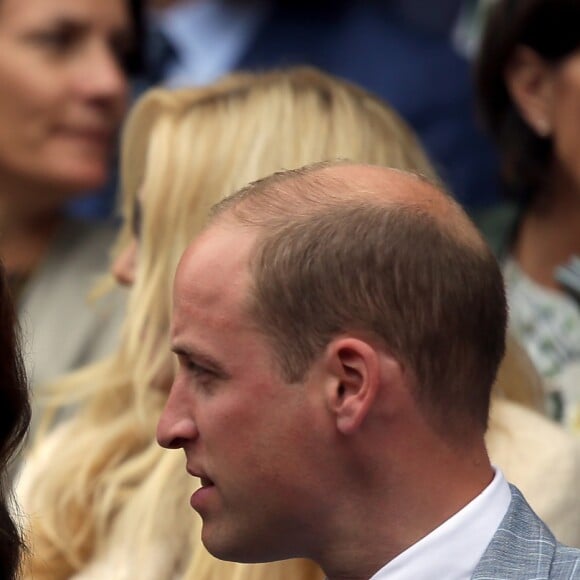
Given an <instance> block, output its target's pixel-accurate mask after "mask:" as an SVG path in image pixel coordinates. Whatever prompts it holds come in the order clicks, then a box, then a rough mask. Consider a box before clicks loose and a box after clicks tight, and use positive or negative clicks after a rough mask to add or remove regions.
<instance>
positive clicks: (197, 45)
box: [152, 0, 267, 87]
mask: <svg viewBox="0 0 580 580" xmlns="http://www.w3.org/2000/svg"><path fill="white" fill-rule="evenodd" d="M266 13H267V10H266V7H265V4H263V3H261V2H260V1H256V2H255V3H248V4H244V5H236V4H235V3H228V2H225V1H224V0H198V1H197V2H189V1H188V0H183V1H182V2H178V3H177V4H174V5H173V6H170V7H169V8H166V9H163V10H158V11H155V12H154V13H153V15H152V17H153V19H154V21H155V23H156V26H158V27H159V29H160V30H161V32H162V33H163V34H164V35H165V37H166V38H167V40H168V41H169V42H170V43H171V45H172V46H173V48H174V50H175V51H176V53H177V55H178V58H177V61H176V62H175V63H173V64H172V65H171V66H169V67H168V70H167V71H165V82H164V84H166V85H167V86H171V87H179V86H191V85H200V84H205V83H210V82H213V81H214V80H215V79H217V78H218V77H220V76H221V75H223V74H225V73H227V72H229V71H230V70H232V69H233V68H234V67H235V65H236V64H237V62H238V61H239V59H240V58H241V56H242V55H243V53H244V51H245V50H246V48H247V47H248V45H249V43H250V42H251V40H252V38H253V36H254V34H255V32H256V30H257V28H258V26H259V25H260V24H261V23H262V20H263V18H265V16H266Z"/></svg>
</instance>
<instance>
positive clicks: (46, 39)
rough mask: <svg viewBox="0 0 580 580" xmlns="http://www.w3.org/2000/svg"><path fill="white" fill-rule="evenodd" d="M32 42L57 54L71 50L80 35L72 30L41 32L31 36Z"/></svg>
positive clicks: (60, 29) (61, 29)
mask: <svg viewBox="0 0 580 580" xmlns="http://www.w3.org/2000/svg"><path fill="white" fill-rule="evenodd" d="M30 38H31V40H32V41H33V42H34V43H35V44H37V45H39V46H42V47H45V48H48V49H49V50H51V51H53V52H57V53H61V52H66V51H67V50H69V49H70V48H71V47H72V46H74V44H75V43H76V41H77V39H78V34H77V33H76V32H75V31H74V30H73V29H70V28H59V29H54V30H44V31H39V32H36V33H34V34H32V35H31V36H30Z"/></svg>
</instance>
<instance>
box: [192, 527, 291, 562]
mask: <svg viewBox="0 0 580 580" xmlns="http://www.w3.org/2000/svg"><path fill="white" fill-rule="evenodd" d="M240 536H241V534H240ZM240 536H239V537H236V538H234V537H233V536H232V537H229V538H227V537H224V536H223V535H222V536H221V537H217V535H215V536H214V535H213V534H212V533H211V531H210V530H206V527H205V525H204V528H203V530H202V534H201V540H202V543H203V545H204V546H205V548H206V550H207V551H208V552H209V553H210V554H211V555H212V556H214V557H215V558H217V559H218V560H225V561H227V562H240V563H241V564H259V563H262V562H273V561H276V560H284V559H286V558H288V557H289V556H282V557H280V556H279V555H275V554H272V553H269V552H268V550H265V549H264V546H263V543H262V542H260V541H259V540H255V541H251V540H250V536H249V534H245V535H244V537H243V538H241V537H240Z"/></svg>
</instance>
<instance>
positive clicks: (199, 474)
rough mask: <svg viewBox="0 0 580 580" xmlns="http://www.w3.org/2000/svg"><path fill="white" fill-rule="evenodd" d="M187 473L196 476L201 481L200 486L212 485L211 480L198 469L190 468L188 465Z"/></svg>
mask: <svg viewBox="0 0 580 580" xmlns="http://www.w3.org/2000/svg"><path fill="white" fill-rule="evenodd" d="M187 473H189V475H191V476H192V477H197V478H198V479H199V481H200V483H201V487H211V486H213V485H214V482H213V480H212V479H211V478H209V477H208V476H207V475H206V474H205V473H204V472H202V471H200V470H197V469H191V468H189V467H188V468H187Z"/></svg>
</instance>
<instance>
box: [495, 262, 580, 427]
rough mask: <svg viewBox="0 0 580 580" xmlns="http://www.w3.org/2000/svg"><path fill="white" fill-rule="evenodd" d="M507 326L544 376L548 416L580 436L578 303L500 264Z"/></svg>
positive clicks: (515, 268)
mask: <svg viewBox="0 0 580 580" xmlns="http://www.w3.org/2000/svg"><path fill="white" fill-rule="evenodd" d="M503 270H504V276H505V282H506V290H507V297H508V303H509V308H510V328H511V330H512V332H513V333H514V334H515V336H516V337H517V338H518V339H519V341H520V343H521V344H522V345H523V346H524V347H525V348H526V350H527V352H528V354H529V356H530V358H531V359H532V362H533V363H534V365H535V366H536V368H537V369H538V371H539V372H540V374H541V375H542V376H543V377H544V380H545V382H546V390H547V396H548V401H547V403H548V409H549V411H550V414H551V415H552V417H553V418H554V419H555V420H557V421H559V422H561V423H562V424H563V425H564V426H565V427H567V428H568V429H569V430H570V431H572V432H575V433H576V434H578V435H580V305H579V304H578V302H577V301H576V300H574V299H573V298H572V297H570V296H567V295H566V294H562V293H559V292H554V291H552V290H549V289H546V288H543V287H541V286H539V285H538V284H536V283H535V282H534V281H532V280H531V279H530V278H528V276H526V275H525V274H524V273H523V272H522V270H521V269H520V268H519V266H518V265H517V264H516V262H515V261H514V260H513V259H511V258H508V259H507V260H506V261H505V262H504V267H503Z"/></svg>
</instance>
